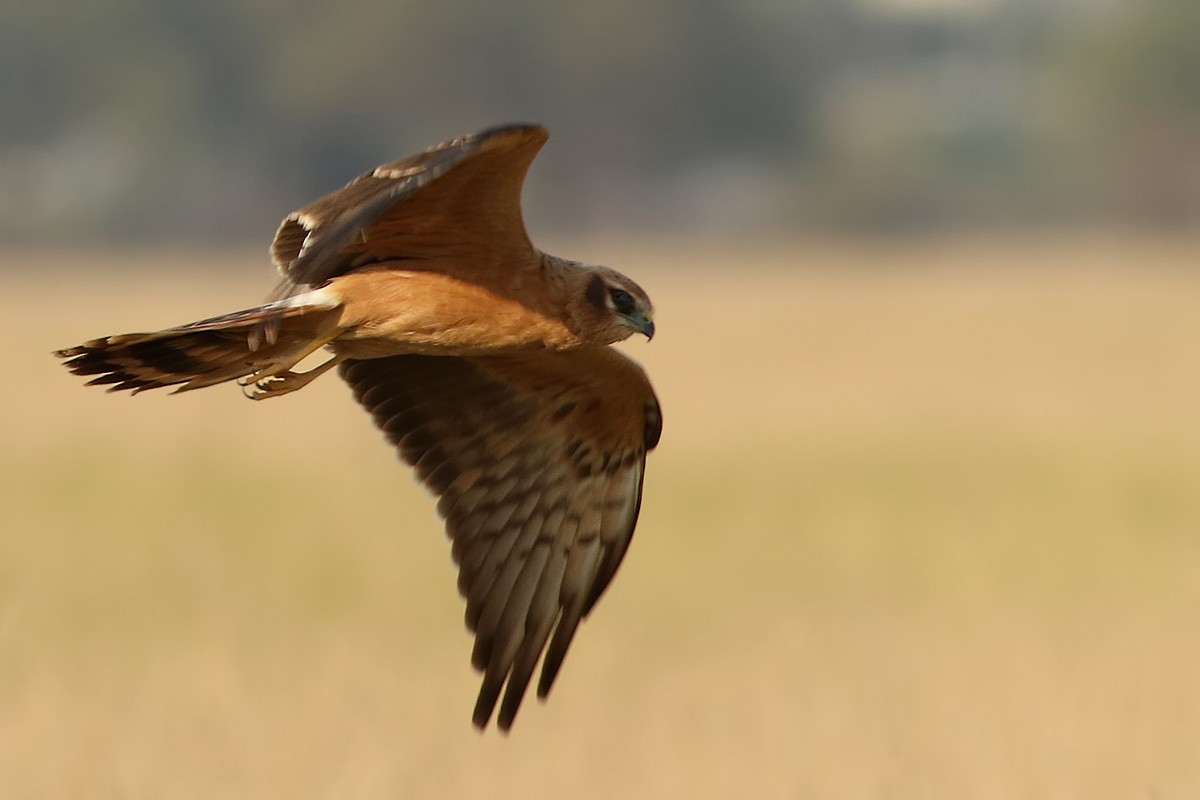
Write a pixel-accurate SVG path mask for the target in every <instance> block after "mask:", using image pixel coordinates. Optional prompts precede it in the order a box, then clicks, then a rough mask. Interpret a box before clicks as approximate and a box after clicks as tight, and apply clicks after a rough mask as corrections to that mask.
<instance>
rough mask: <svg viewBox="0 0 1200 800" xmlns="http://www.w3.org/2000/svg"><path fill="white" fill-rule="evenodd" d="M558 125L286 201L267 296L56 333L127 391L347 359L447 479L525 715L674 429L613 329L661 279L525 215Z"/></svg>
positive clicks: (265, 374)
mask: <svg viewBox="0 0 1200 800" xmlns="http://www.w3.org/2000/svg"><path fill="white" fill-rule="evenodd" d="M547 136H548V134H547V132H546V130H545V129H544V128H542V127H540V126H536V125H508V126H503V127H496V128H492V129H489V130H486V131H483V132H481V133H478V134H475V135H472V136H464V137H461V138H458V139H452V140H449V141H446V142H443V143H441V144H439V145H436V146H434V147H432V148H430V149H428V150H425V151H424V152H422V153H418V154H416V155H414V156H410V157H408V158H404V159H401V160H399V161H393V162H391V163H388V164H384V165H383V166H381V167H378V168H376V169H374V170H372V171H371V172H368V173H367V174H365V175H363V176H361V177H359V178H357V179H355V180H354V181H351V182H350V183H349V184H347V185H346V186H345V187H343V188H342V189H339V190H337V191H335V192H333V193H332V194H329V195H327V196H325V197H323V198H321V199H319V200H317V201H316V202H314V203H312V204H311V205H308V206H306V207H304V208H302V209H300V210H299V211H296V212H295V213H293V214H290V215H288V217H287V218H286V219H284V221H283V224H282V225H281V226H280V228H279V231H278V233H276V235H275V240H274V242H273V244H272V245H271V254H272V257H273V259H274V261H275V264H276V266H277V267H278V268H279V271H280V273H281V275H282V281H281V282H280V284H279V286H278V287H277V289H276V290H275V291H274V292H273V293H272V295H271V296H270V297H269V298H268V302H266V303H264V304H263V305H261V306H258V307H256V308H251V309H247V310H244V311H235V312H233V313H231V314H224V315H222V316H219V317H214V318H212V319H206V320H202V321H200V322H193V323H191V324H188V325H181V326H179V327H177V328H168V329H166V330H161V331H157V332H155V333H128V334H123V335H120V336H106V337H103V338H100V339H93V340H92V341H89V342H85V343H84V344H81V345H79V346H78V347H70V348H67V349H65V350H60V351H58V352H57V353H55V355H56V356H58V357H60V358H63V359H65V360H66V361H65V364H66V367H67V368H68V369H70V370H71V371H72V372H74V373H76V374H77V375H89V376H95V377H93V378H92V380H91V381H89V385H90V384H103V385H108V386H109V391H116V390H123V389H129V390H132V391H133V392H134V393H135V394H136V393H137V392H140V391H142V390H144V389H154V388H158V387H162V386H176V387H177V388H176V391H186V390H189V389H199V388H202V387H205V386H212V385H214V384H217V383H222V382H225V381H230V380H237V381H238V383H239V384H241V385H242V386H243V387H244V388H243V391H244V392H245V393H246V395H247V396H248V397H251V398H253V399H255V400H260V399H264V398H269V397H277V396H279V395H282V394H285V393H288V392H292V391H295V390H296V389H300V388H302V387H303V386H306V385H307V384H308V383H309V382H310V381H312V380H313V379H314V378H316V377H318V376H319V375H321V374H322V373H324V372H326V371H328V370H329V369H331V368H333V367H335V366H336V367H337V370H338V373H339V374H340V375H341V377H342V379H343V380H345V381H346V382H347V383H348V384H350V388H351V390H352V391H353V393H354V396H355V398H356V399H357V400H358V402H359V403H361V404H362V405H363V406H364V407H365V408H366V409H367V411H368V412H370V414H371V415H372V416H373V418H374V421H375V424H376V425H378V426H379V428H380V429H382V431H383V432H384V433H385V434H386V436H387V438H388V439H389V440H390V441H391V443H392V444H393V445H395V446H396V448H397V449H398V451H399V454H400V456H401V457H402V458H403V460H404V461H406V462H407V463H408V464H410V465H411V466H412V467H413V468H414V470H415V471H416V474H417V476H418V478H420V480H421V481H422V482H424V484H425V485H426V486H427V487H428V488H429V489H430V490H431V491H432V492H434V493H435V494H436V495H438V497H439V498H440V499H439V501H438V511H439V513H440V514H441V515H442V517H444V519H445V521H446V531H447V533H448V535H449V536H450V538H451V540H452V541H453V547H452V553H453V556H454V559H455V562H456V563H457V564H458V568H459V577H458V588H459V591H460V592H461V594H462V595H463V596H464V598H465V599H466V605H467V609H466V621H467V626H468V628H469V629H470V630H471V631H473V632H474V634H475V645H474V650H473V652H472V654H471V662H472V664H474V666H475V668H476V669H478V670H480V671H481V672H482V673H483V686H482V688H481V689H480V692H479V698H478V701H477V702H476V705H475V712H474V717H473V719H474V722H475V724H476V725H477V726H478V727H480V728H483V727H485V726H486V725H487V723H488V721H489V720H490V719H491V717H492V714H493V712H494V711H495V708H496V703H497V702H498V701H500V711H499V716H498V720H497V722H498V725H499V726H500V728H501V729H502V730H508V729H509V727H510V726H511V725H512V723H513V718H514V717H515V716H516V713H517V709H518V707H519V706H520V703H521V698H522V697H523V696H524V694H525V690H526V688H527V686H528V685H529V682H530V679H531V678H532V676H533V673H534V671H535V669H536V667H537V662H538V660H539V658H541V657H542V654H543V651H544V653H545V657H544V659H543V660H542V671H541V676H540V678H539V680H538V686H537V693H538V696H539V697H540V698H543V699H544V698H545V697H546V695H547V693H548V692H549V691H550V687H551V685H552V684H553V683H554V679H555V676H556V675H557V674H558V671H559V667H560V666H561V665H562V661H563V657H564V656H565V655H566V652H567V647H568V645H569V644H570V643H571V639H572V637H573V636H574V634H575V630H576V628H577V627H578V625H579V622H580V620H581V619H582V618H583V617H585V616H587V615H588V613H589V612H591V610H592V608H593V606H595V604H596V601H597V600H598V599H599V597H600V595H601V594H602V593H603V592H604V590H605V588H606V587H607V586H608V584H609V582H610V581H611V580H612V578H613V575H614V574H615V573H616V571H617V567H618V566H619V565H620V563H621V560H622V558H623V557H624V555H625V551H626V549H627V548H628V547H629V542H630V539H631V537H632V536H633V529H634V525H635V524H636V522H637V517H638V510H639V507H640V505H641V495H642V477H643V474H644V470H645V464H646V453H647V452H648V451H650V450H652V449H653V448H654V446H655V445H656V444H657V443H658V439H659V434H660V433H661V430H662V417H661V414H660V411H659V406H658V401H657V399H656V398H655V395H654V391H653V389H651V387H650V383H649V381H648V380H647V378H646V374H645V373H644V372H643V371H642V369H641V368H640V367H639V366H638V365H637V364H635V363H634V362H633V361H631V360H629V359H628V358H626V357H625V356H623V355H621V354H620V353H618V352H617V351H616V350H615V349H613V348H611V347H609V345H611V344H613V343H615V342H619V341H621V340H623V339H626V338H628V337H629V336H631V335H632V334H635V333H641V334H644V335H645V336H646V337H647V338H650V337H651V336H653V334H654V323H653V311H652V307H651V305H650V299H649V298H648V297H647V296H646V293H645V292H644V291H642V289H641V287H639V286H638V285H637V284H636V283H634V282H633V281H632V280H630V279H629V278H627V277H625V276H624V275H621V274H620V273H618V272H616V271H614V270H611V269H608V268H606V267H601V266H594V265H590V264H581V263H577V262H574V261H568V260H566V259H563V258H558V257H556V256H551V255H548V254H546V253H543V252H541V251H540V250H538V249H536V248H535V247H534V246H533V245H532V244H531V243H530V241H529V237H528V235H527V234H526V232H525V225H524V223H523V221H522V218H521V185H522V183H523V181H524V178H525V173H526V172H527V170H528V168H529V165H530V163H531V162H532V161H533V158H534V156H535V155H536V154H537V152H538V150H540V149H541V147H542V145H543V144H544V143H545V141H546V139H547ZM321 348H325V349H326V350H327V351H329V353H330V357H329V359H328V360H327V361H325V362H324V363H322V364H320V365H319V366H317V367H314V368H312V369H310V370H308V371H307V372H296V371H293V368H294V367H296V365H297V364H298V363H299V362H300V361H301V360H303V359H304V358H305V357H307V356H309V355H311V354H313V353H314V352H316V351H318V350H320V349H321ZM502 691H503V692H504V697H503V700H502V701H501V700H500V694H501V692H502Z"/></svg>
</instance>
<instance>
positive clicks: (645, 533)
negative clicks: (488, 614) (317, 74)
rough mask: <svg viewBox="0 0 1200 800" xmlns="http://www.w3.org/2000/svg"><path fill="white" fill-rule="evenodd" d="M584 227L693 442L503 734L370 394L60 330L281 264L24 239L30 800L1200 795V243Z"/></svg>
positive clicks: (6, 531) (11, 605) (668, 423)
mask: <svg viewBox="0 0 1200 800" xmlns="http://www.w3.org/2000/svg"><path fill="white" fill-rule="evenodd" d="M557 249H560V250H562V251H563V252H564V253H565V254H568V255H577V256H581V257H584V258H590V259H594V260H604V261H607V262H609V263H612V264H614V265H615V266H618V267H619V268H622V269H624V270H625V271H627V272H629V274H631V275H633V276H635V277H636V278H637V279H639V280H640V281H641V282H642V283H643V285H644V286H646V288H647V289H648V291H649V292H650V294H651V296H652V297H654V298H655V301H656V304H657V306H658V317H657V321H658V323H659V331H660V333H659V336H657V337H656V338H655V340H654V341H653V342H652V343H650V344H646V343H644V342H631V343H629V344H628V346H626V348H625V349H626V352H628V353H630V354H631V355H632V356H633V357H634V358H636V359H638V360H639V361H640V362H642V363H643V364H644V365H645V366H646V367H647V369H648V370H649V372H650V375H651V377H652V378H653V379H654V381H655V383H656V386H657V387H658V389H659V392H660V395H661V398H662V404H663V408H664V414H665V431H664V435H663V439H662V445H661V447H660V449H659V450H658V451H657V452H656V453H655V454H654V455H653V457H652V458H651V460H650V465H649V472H648V477H647V481H646V485H647V492H646V498H645V504H644V511H643V516H642V522H641V525H640V527H639V530H638V535H637V536H636V537H635V540H634V543H633V546H632V549H631V551H630V554H629V558H628V559H627V561H626V562H625V565H624V567H623V568H622V570H621V573H620V574H619V575H618V578H617V580H616V581H615V583H614V585H613V587H612V588H611V589H610V591H609V593H608V595H607V596H606V597H605V599H604V601H603V602H602V603H601V604H600V605H599V607H598V609H597V612H596V613H595V614H594V615H593V616H592V618H591V619H589V620H588V621H587V622H585V623H584V625H583V627H582V629H581V630H580V634H579V637H578V639H577V641H576V643H575V645H574V646H573V649H572V653H571V656H570V657H569V658H568V659H567V662H566V666H565V668H564V670H563V673H562V675H561V676H560V678H559V681H558V685H557V686H556V689H555V692H554V694H553V696H552V697H551V699H550V702H549V703H547V704H545V705H542V704H539V703H536V702H534V701H532V700H531V701H528V702H527V704H526V706H525V707H524V709H523V710H522V713H521V715H520V718H519V719H518V720H517V723H516V727H515V729H514V731H513V733H512V735H510V736H508V737H504V736H501V735H499V734H498V733H497V732H496V731H494V730H489V731H488V732H486V733H485V734H483V735H479V734H478V733H476V732H475V731H474V730H473V729H472V728H471V726H470V721H469V718H470V711H471V706H472V704H473V702H474V695H475V691H476V689H477V682H476V677H475V675H474V674H473V673H472V671H471V669H470V667H469V664H468V654H469V652H470V641H469V637H468V636H467V634H466V633H465V631H464V629H463V625H462V608H461V605H460V603H459V600H458V597H457V595H456V592H455V588H454V570H453V567H452V565H451V562H450V557H449V547H448V545H447V543H446V542H445V541H444V538H443V536H442V534H441V532H440V526H439V524H438V521H437V518H436V516H435V513H434V510H433V503H432V502H431V501H430V499H429V498H428V497H426V496H425V495H424V493H423V491H422V490H421V489H420V488H419V487H417V486H415V485H414V484H413V481H412V478H411V476H410V474H409V472H408V471H407V470H405V469H403V468H401V467H400V466H399V465H398V464H397V463H396V460H395V456H394V455H393V453H392V452H391V451H390V450H389V448H387V447H386V446H385V444H384V443H383V441H382V437H381V436H380V434H378V433H377V432H376V431H375V430H374V429H373V428H372V427H371V425H370V424H369V420H368V417H367V415H366V414H365V412H363V411H362V410H361V409H359V408H357V407H356V406H355V405H354V404H353V403H352V402H351V400H350V398H349V392H348V391H347V390H346V388H345V387H344V386H342V385H341V384H340V383H339V382H338V381H337V380H336V379H334V378H332V377H330V378H325V379H322V380H321V381H318V382H317V383H316V384H314V385H313V386H312V387H310V388H308V389H306V390H305V391H303V392H301V393H300V394H297V395H293V396H290V397H287V398H283V399H281V400H277V401H271V402H265V403H257V404H254V403H250V402H247V401H246V400H244V399H243V398H242V397H241V395H240V393H239V392H238V390H237V388H236V387H217V388H214V389H210V390H207V391H204V392H197V393H193V394H189V395H183V396H179V397H169V396H167V395H165V394H162V393H147V394H143V395H140V396H138V397H135V398H131V397H128V396H118V395H106V394H104V393H103V392H101V391H99V390H96V389H85V388H84V387H83V386H82V382H81V381H80V380H79V379H77V378H74V377H73V376H70V375H68V374H67V373H66V372H65V370H63V369H62V368H61V367H59V366H58V365H57V364H56V363H55V361H54V360H53V359H52V358H51V357H50V355H49V351H50V350H52V349H54V348H57V347H62V346H66V345H70V344H74V343H76V342H78V341H81V340H83V339H86V338H91V337H93V336H96V335H101V334H106V333H116V332H122V331H125V330H139V329H151V328H156V327H161V326H164V325H168V324H174V323H179V322H183V321H187V320H190V319H194V318H199V317H202V316H208V315H211V314H213V313H218V312H221V311H226V310H230V309H232V308H236V307H243V306H246V305H251V304H253V302H254V301H255V300H257V298H259V297H260V296H261V295H263V294H265V292H266V291H267V290H268V289H269V288H270V284H271V280H272V276H271V275H270V274H269V268H268V266H267V264H266V259H265V258H263V257H260V256H259V254H258V253H237V254H234V255H230V254H210V255H207V256H197V255H189V256H184V255H180V254H177V253H175V254H172V253H163V254H157V255H156V254H151V253H141V254H137V255H133V256H128V257H124V258H122V257H119V256H118V255H116V254H113V255H110V256H104V257H101V256H96V255H95V254H91V255H87V256H82V255H80V254H58V255H55V254H48V253H36V254H30V253H12V252H9V253H6V254H3V255H0V259H3V263H2V264H0V268H3V269H5V270H6V291H5V292H4V293H3V295H0V332H2V333H3V334H4V336H5V348H4V356H5V372H6V381H5V383H6V386H5V389H4V392H3V395H2V397H3V399H2V400H0V402H2V403H3V412H4V413H3V414H2V415H0V501H2V502H0V519H2V524H0V795H2V796H3V797H12V798H163V799H164V800H173V799H175V798H217V797H219V798H402V797H456V796H472V797H488V798H505V797H518V796H519V797H542V796H545V797H553V796H569V797H578V798H589V797H597V798H599V797H688V798H706V797H712V798H728V797H755V798H759V797H761V798H839V799H840V798H1003V799H1004V800H1011V798H1067V797H1077V798H1092V799H1093V800H1094V799H1098V798H1194V797H1197V796H1200V269H1197V267H1198V266H1200V245H1198V244H1196V243H1191V244H1190V245H1189V244H1187V243H1178V242H1176V243H1172V244H1165V243H1160V242H1151V241H1134V240H1112V241H1069V242H1064V241H1051V242H1005V241H998V240H997V241H985V240H970V241H962V242H909V243H878V244H870V243H850V244H836V243H834V244H808V245H803V246H794V247H785V246H771V247H766V246H763V247H755V248H749V249H741V250H737V249H734V248H729V247H721V246H712V247H705V246H702V245H691V246H688V247H674V246H667V245H665V244H644V245H637V246H634V245H629V246H625V247H617V246H614V245H613V244H611V243H604V244H597V243H584V244H578V243H576V244H575V245H573V246H570V247H567V246H563V247H560V248H557ZM71 264H74V265H75V266H74V267H73V268H72V267H71V266H70V265H71Z"/></svg>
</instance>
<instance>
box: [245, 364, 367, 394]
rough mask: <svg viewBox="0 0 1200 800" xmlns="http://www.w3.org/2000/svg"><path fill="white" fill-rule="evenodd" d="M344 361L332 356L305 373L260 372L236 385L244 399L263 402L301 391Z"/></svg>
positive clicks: (287, 370)
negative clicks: (269, 398) (239, 385)
mask: <svg viewBox="0 0 1200 800" xmlns="http://www.w3.org/2000/svg"><path fill="white" fill-rule="evenodd" d="M345 360H346V357H345V356H334V357H332V358H330V359H329V360H328V361H326V362H325V363H324V364H321V365H320V366H317V367H313V368H312V369H310V370H308V371H307V372H292V371H291V370H290V369H285V370H283V371H282V372H270V373H266V374H264V372H263V371H261V370H260V371H259V372H256V373H254V374H253V375H248V376H247V377H245V378H242V379H241V380H239V381H238V383H240V384H241V385H242V394H244V395H246V397H249V398H250V399H251V400H265V399H267V398H268V397H278V396H279V395H281V394H287V393H288V392H294V391H296V390H297V389H303V388H304V387H305V386H308V384H310V383H312V382H313V381H314V380H315V379H317V378H319V377H321V376H322V375H324V374H325V373H326V372H328V371H329V370H331V369H333V368H334V367H336V366H337V365H338V364H340V363H342V362H343V361H345ZM251 384H253V385H251Z"/></svg>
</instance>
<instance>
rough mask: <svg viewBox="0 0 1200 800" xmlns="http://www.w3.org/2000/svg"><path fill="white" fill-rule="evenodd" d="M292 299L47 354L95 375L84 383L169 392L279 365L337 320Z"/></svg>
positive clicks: (327, 309) (325, 334)
mask: <svg viewBox="0 0 1200 800" xmlns="http://www.w3.org/2000/svg"><path fill="white" fill-rule="evenodd" d="M291 302H292V304H290V305H287V306H284V307H281V304H279V303H271V304H268V305H266V306H260V307H258V308H250V309H245V310H243V311H235V312H233V313H231V314H224V315H222V316H219V317H213V318H211V319H206V320H200V321H199V322H192V323H189V324H187V325H181V326H178V327H175V328H167V329H165V330H161V331H155V332H153V333H126V334H120V335H117V336H105V337H101V338H99V339H92V340H91V341H88V342H84V343H83V344H81V345H79V346H77V347H68V348H66V349H63V350H57V351H55V353H54V355H55V356H57V357H59V358H61V359H64V360H65V364H64V366H66V368H67V369H69V370H70V371H71V372H73V373H75V374H76V375H83V376H95V377H93V378H92V379H91V380H90V381H88V385H89V386H107V387H108V391H110V392H117V391H124V390H131V391H132V392H133V393H134V394H137V393H138V392H142V391H145V390H146V389H158V388H162V387H165V386H177V387H178V388H177V389H176V390H175V391H176V392H183V391H189V390H191V389H200V388H203V387H205V386H212V385H214V384H217V383H223V382H224V381H230V380H234V379H236V378H241V377H244V376H246V375H252V374H254V373H256V372H259V371H261V370H263V369H268V368H272V367H274V366H281V368H284V369H286V368H288V367H290V366H291V365H292V364H294V363H295V361H297V360H299V358H302V357H303V355H306V354H307V353H308V352H310V351H311V349H312V347H313V345H314V343H319V342H321V341H322V340H326V341H327V340H328V338H329V336H330V333H331V332H332V331H333V330H334V329H335V328H336V325H337V318H338V310H337V308H336V307H331V306H329V305H298V304H295V302H294V300H293V301H291ZM264 329H265V330H266V331H267V332H268V335H267V337H266V341H265V342H264V341H263V340H262V334H263V331H264Z"/></svg>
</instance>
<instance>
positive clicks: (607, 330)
mask: <svg viewBox="0 0 1200 800" xmlns="http://www.w3.org/2000/svg"><path fill="white" fill-rule="evenodd" d="M583 270H584V273H583V275H581V276H580V277H582V278H583V281H582V289H581V290H580V296H578V297H576V298H573V299H574V302H573V303H572V305H574V306H575V308H576V314H575V315H574V316H575V317H576V320H577V322H579V323H580V328H581V331H580V332H581V333H582V334H583V336H584V338H585V339H586V340H587V341H588V342H589V343H592V344H612V343H613V342H620V341H622V340H624V339H628V338H629V337H630V336H632V335H633V334H635V333H640V334H642V335H644V336H645V337H646V338H647V339H652V338H654V306H652V305H651V304H650V298H649V297H647V296H646V292H645V291H644V290H643V289H642V287H640V286H638V285H637V284H636V283H634V282H633V281H631V280H630V279H629V278H627V277H625V276H624V275H622V274H621V273H619V272H617V271H616V270H614V269H609V268H608V267H598V266H587V267H584V268H583Z"/></svg>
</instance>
